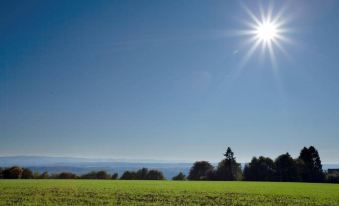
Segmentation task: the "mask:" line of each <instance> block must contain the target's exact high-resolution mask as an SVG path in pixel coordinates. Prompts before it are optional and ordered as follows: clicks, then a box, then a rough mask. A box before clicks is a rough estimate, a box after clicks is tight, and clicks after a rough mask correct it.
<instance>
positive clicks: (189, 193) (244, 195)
mask: <svg viewBox="0 0 339 206" xmlns="http://www.w3.org/2000/svg"><path fill="white" fill-rule="evenodd" d="M0 205H6V206H9V205H162V206H164V205H251V206H252V205H322V206H323V205H339V185H335V184H311V183H272V182H271V183H268V182H193V181H182V182H181V181H122V180H118V181H114V180H0Z"/></svg>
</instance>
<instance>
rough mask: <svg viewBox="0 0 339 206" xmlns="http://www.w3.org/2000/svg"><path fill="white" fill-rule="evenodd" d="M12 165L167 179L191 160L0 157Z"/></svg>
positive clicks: (186, 167)
mask: <svg viewBox="0 0 339 206" xmlns="http://www.w3.org/2000/svg"><path fill="white" fill-rule="evenodd" d="M13 165H19V166H22V167H28V168H30V169H32V170H33V171H34V172H45V171H48V172H49V173H50V174H52V173H59V172H64V171H68V172H73V173H76V174H78V175H81V174H84V173H87V172H90V171H98V170H105V171H107V172H109V173H114V172H117V173H118V174H119V175H121V174H122V173H123V172H124V171H126V170H137V169H140V168H142V167H146V168H149V169H158V170H161V171H162V172H163V173H164V175H165V177H166V178H167V179H171V178H172V177H173V176H175V175H177V174H178V173H179V172H183V173H184V174H188V172H189V169H190V167H191V166H192V162H188V163H180V162H170V161H161V160H123V159H89V158H74V157H46V156H3V157H0V167H9V166H13ZM242 165H244V164H242ZM323 168H324V169H325V170H327V169H329V168H339V164H324V165H323Z"/></svg>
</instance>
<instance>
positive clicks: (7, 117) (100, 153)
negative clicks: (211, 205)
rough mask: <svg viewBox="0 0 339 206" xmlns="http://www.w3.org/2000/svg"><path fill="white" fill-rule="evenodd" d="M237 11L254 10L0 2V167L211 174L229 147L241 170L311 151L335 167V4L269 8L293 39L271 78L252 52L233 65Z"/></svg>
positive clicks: (182, 0)
mask: <svg viewBox="0 0 339 206" xmlns="http://www.w3.org/2000/svg"><path fill="white" fill-rule="evenodd" d="M267 3H268V2H267V1H262V2H261V4H262V5H263V7H264V8H266V4H267ZM286 4H288V6H286ZM244 5H247V7H248V8H249V9H250V10H252V11H253V12H254V13H255V14H258V12H259V9H258V8H259V7H258V2H254V1H249V2H246V1H244V2H242V3H239V2H238V1H196V0H163V1H158V0H154V1H153V0H133V1H129V0H126V1H63V0H55V1H52V0H51V1H42V0H41V1H12V0H9V1H1V2H0V140H1V141H0V155H53V156H77V157H99V158H138V159H146V158H151V159H160V160H185V161H187V160H200V159H205V160H211V161H216V160H219V159H221V158H222V153H223V152H224V150H225V149H226V147H227V146H231V147H232V148H233V150H234V152H235V155H236V156H237V158H238V160H239V161H242V162H244V161H249V160H250V158H251V157H252V156H254V155H265V156H271V157H276V156H277V155H279V154H281V153H285V152H290V153H291V154H292V155H293V156H296V155H297V154H298V152H299V151H300V149H301V148H302V147H303V146H309V145H314V146H316V147H317V148H318V150H319V152H320V155H321V157H322V160H323V162H328V163H330V162H331V163H338V162H339V150H338V148H339V80H338V79H339V66H338V62H339V38H338V36H339V12H338V8H339V2H338V1H291V2H289V3H282V2H275V9H276V10H275V11H277V10H280V9H281V8H282V6H285V7H286V8H287V9H286V12H285V13H284V18H286V19H288V20H289V21H288V23H286V25H285V27H286V28H287V27H288V28H290V30H289V33H286V34H285V35H286V36H287V37H288V38H289V39H291V40H292V43H282V45H283V46H284V48H285V50H286V52H287V53H288V55H284V53H283V52H281V51H279V50H276V62H277V67H276V68H273V67H272V64H271V62H270V59H269V57H268V56H264V57H262V56H260V50H258V51H257V52H255V53H254V54H253V55H252V58H251V59H250V60H249V61H248V62H247V64H243V62H244V57H245V55H246V52H247V51H248V50H249V48H250V46H251V45H247V44H244V42H245V41H247V40H248V37H244V36H237V35H234V32H233V31H237V30H242V29H248V28H247V25H246V24H245V23H244V22H247V21H250V18H249V16H248V15H247V14H246V12H245V10H244ZM274 14H275V12H273V15H274Z"/></svg>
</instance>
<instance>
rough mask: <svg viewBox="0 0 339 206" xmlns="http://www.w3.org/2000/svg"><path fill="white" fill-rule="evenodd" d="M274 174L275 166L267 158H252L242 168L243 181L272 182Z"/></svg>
mask: <svg viewBox="0 0 339 206" xmlns="http://www.w3.org/2000/svg"><path fill="white" fill-rule="evenodd" d="M275 174H276V167H275V164H274V162H273V160H272V159H270V158H269V157H263V156H260V157H259V158H256V157H253V158H252V160H251V162H250V163H249V164H247V165H245V168H244V179H245V180H247V181H273V180H275V177H276V175H275Z"/></svg>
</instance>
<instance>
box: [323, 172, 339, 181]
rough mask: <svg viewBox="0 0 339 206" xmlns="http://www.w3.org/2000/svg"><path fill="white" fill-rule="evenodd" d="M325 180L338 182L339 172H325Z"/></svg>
mask: <svg viewBox="0 0 339 206" xmlns="http://www.w3.org/2000/svg"><path fill="white" fill-rule="evenodd" d="M326 181H327V182H329V183H339V172H335V173H331V174H326Z"/></svg>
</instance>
